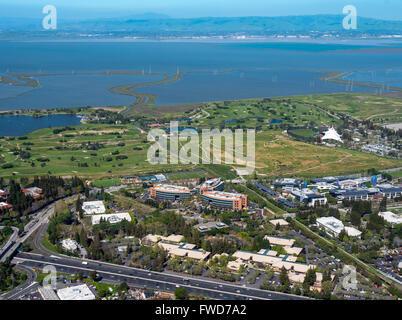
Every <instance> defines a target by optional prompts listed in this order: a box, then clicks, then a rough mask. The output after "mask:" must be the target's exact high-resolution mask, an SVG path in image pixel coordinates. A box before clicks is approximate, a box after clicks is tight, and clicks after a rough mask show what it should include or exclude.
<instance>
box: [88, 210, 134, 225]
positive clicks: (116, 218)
mask: <svg viewBox="0 0 402 320" xmlns="http://www.w3.org/2000/svg"><path fill="white" fill-rule="evenodd" d="M101 219H104V220H106V221H107V222H109V223H119V222H121V221H123V220H127V221H131V216H130V214H129V213H127V212H122V213H111V214H99V215H95V216H92V224H93V225H95V224H98V223H100V221H101Z"/></svg>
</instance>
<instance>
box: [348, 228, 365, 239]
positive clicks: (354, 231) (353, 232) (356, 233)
mask: <svg viewBox="0 0 402 320" xmlns="http://www.w3.org/2000/svg"><path fill="white" fill-rule="evenodd" d="M345 231H346V234H347V235H348V236H349V237H360V235H361V234H362V233H361V231H359V230H357V229H355V228H352V227H345Z"/></svg>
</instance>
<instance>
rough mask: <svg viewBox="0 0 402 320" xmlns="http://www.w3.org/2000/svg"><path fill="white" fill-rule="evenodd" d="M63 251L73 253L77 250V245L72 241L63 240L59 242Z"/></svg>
mask: <svg viewBox="0 0 402 320" xmlns="http://www.w3.org/2000/svg"><path fill="white" fill-rule="evenodd" d="M61 245H62V246H63V248H64V249H66V250H70V251H74V250H77V249H78V243H77V242H76V241H74V240H72V239H64V240H63V241H62V242H61Z"/></svg>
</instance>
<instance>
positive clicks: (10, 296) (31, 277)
mask: <svg viewBox="0 0 402 320" xmlns="http://www.w3.org/2000/svg"><path fill="white" fill-rule="evenodd" d="M18 269H21V270H23V271H25V272H26V273H27V275H28V279H27V281H26V282H25V283H24V284H21V285H19V286H18V287H16V288H14V289H13V290H11V291H9V292H7V293H4V294H2V295H1V296H0V300H17V299H19V298H21V297H23V296H24V295H26V294H28V293H30V292H32V291H33V290H35V289H36V288H38V287H39V283H36V282H34V281H35V279H36V273H35V272H34V271H33V270H32V268H29V267H26V266H22V265H20V266H18Z"/></svg>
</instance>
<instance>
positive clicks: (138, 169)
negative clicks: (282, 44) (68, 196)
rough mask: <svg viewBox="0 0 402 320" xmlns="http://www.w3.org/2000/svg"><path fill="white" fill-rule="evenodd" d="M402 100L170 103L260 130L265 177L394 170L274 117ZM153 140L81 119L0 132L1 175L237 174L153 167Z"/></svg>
mask: <svg viewBox="0 0 402 320" xmlns="http://www.w3.org/2000/svg"><path fill="white" fill-rule="evenodd" d="M401 106H402V102H401V101H400V100H398V99H393V98H389V97H379V96H374V95H370V94H361V95H360V94H359V95H357V94H330V95H312V96H297V97H291V98H272V99H248V100H239V101H224V102H214V103H208V104H206V107H205V108H204V109H203V110H200V109H199V108H197V109H194V110H192V111H179V109H177V110H175V109H170V110H171V112H172V113H170V114H169V117H172V116H173V115H174V116H179V115H180V116H181V117H189V116H191V115H198V116H199V117H198V118H197V119H196V120H195V121H193V122H192V123H191V124H188V123H187V122H182V123H181V125H190V126H192V127H196V128H197V129H198V130H199V131H200V130H201V129H204V128H209V129H213V128H219V129H222V128H223V127H226V128H232V129H234V128H256V129H257V132H258V134H257V136H256V167H257V171H258V173H259V174H260V176H262V177H263V176H269V177H271V176H281V175H288V176H291V175H297V176H302V177H313V176H322V175H337V174H348V173H357V172H363V171H365V170H367V169H369V168H376V169H385V168H391V167H396V166H401V162H400V161H398V160H390V159H385V158H381V157H377V156H374V155H370V154H365V153H360V152H357V151H351V150H347V149H343V148H327V147H324V146H319V145H312V144H307V143H303V142H298V141H295V140H294V139H292V138H291V137H289V136H286V135H283V134H282V133H281V131H282V130H283V129H281V128H280V126H281V125H280V124H271V121H272V120H281V122H282V124H289V125H292V126H313V125H332V124H338V123H341V120H340V119H339V118H338V117H337V114H336V112H340V111H341V112H345V113H350V114H352V115H354V116H358V117H361V118H369V117H372V116H376V114H377V115H378V113H379V112H381V113H387V112H393V111H392V110H395V109H398V108H401ZM330 110H333V111H335V113H334V112H331V111H330ZM398 110H399V109H398ZM297 133H298V134H301V135H303V136H311V134H312V131H311V130H305V129H301V130H298V132H297ZM182 143H183V142H182ZM150 145H151V143H150V142H148V141H147V136H146V134H145V133H141V132H140V131H139V130H138V129H137V128H136V127H135V126H133V125H129V124H128V125H115V124H110V125H109V124H108V125H106V124H81V125H78V126H75V127H73V128H72V129H71V128H70V129H68V130H65V131H61V132H59V131H55V129H54V128H52V129H51V128H47V129H41V130H37V131H35V132H32V133H30V134H28V135H26V136H24V137H15V138H14V137H3V138H0V177H6V178H13V177H14V178H18V177H22V176H27V177H33V176H36V175H46V174H52V175H61V176H74V175H79V176H82V177H86V178H91V179H95V185H96V186H99V187H101V186H103V187H108V186H111V185H115V184H118V183H119V181H118V178H119V177H121V176H124V175H150V174H156V173H164V174H167V176H168V178H169V179H170V180H181V179H189V178H202V177H211V176H215V177H223V178H224V179H233V178H235V177H236V172H235V170H234V168H233V167H232V166H226V165H194V164H188V165H185V164H174V165H172V164H165V165H152V164H150V163H149V162H148V161H147V151H148V149H149V147H150ZM195 169H202V171H197V170H195Z"/></svg>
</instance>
